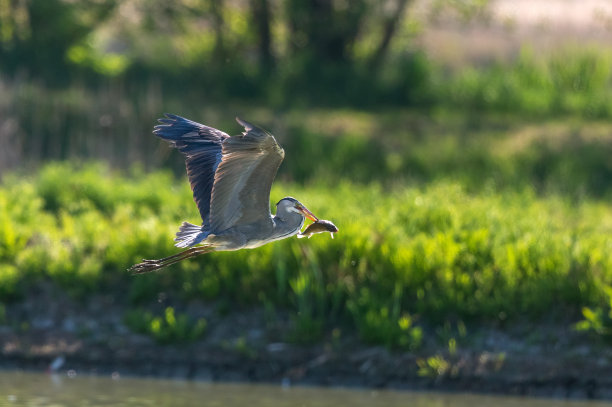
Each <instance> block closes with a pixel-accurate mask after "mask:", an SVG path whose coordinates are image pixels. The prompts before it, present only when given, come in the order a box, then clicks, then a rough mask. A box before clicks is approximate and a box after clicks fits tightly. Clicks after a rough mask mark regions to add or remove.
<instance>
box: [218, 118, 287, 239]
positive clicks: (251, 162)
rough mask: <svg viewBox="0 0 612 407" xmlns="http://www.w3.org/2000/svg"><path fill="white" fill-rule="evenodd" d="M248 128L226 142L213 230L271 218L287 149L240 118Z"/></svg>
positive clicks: (261, 130)
mask: <svg viewBox="0 0 612 407" xmlns="http://www.w3.org/2000/svg"><path fill="white" fill-rule="evenodd" d="M236 121H237V122H238V123H240V124H241V125H242V126H243V127H244V129H245V131H244V132H243V133H242V135H239V136H233V137H229V138H227V139H225V140H224V141H223V145H222V147H223V151H222V155H221V162H220V164H219V166H218V168H217V171H216V173H215V182H214V185H213V188H212V198H211V204H210V220H211V230H212V231H213V233H218V232H221V231H223V230H226V229H228V228H230V227H232V226H235V225H238V224H243V225H246V224H250V223H254V222H258V221H264V222H265V221H270V222H271V215H270V189H271V188H272V181H274V177H275V176H276V171H277V170H278V167H279V166H280V164H281V162H282V161H283V158H284V157H285V152H284V150H283V149H282V148H281V146H280V145H279V144H278V143H277V142H276V139H275V138H274V136H272V135H271V134H270V133H268V132H267V131H265V130H263V129H260V128H259V127H257V126H254V125H253V124H251V123H248V122H246V121H244V120H241V119H239V118H236Z"/></svg>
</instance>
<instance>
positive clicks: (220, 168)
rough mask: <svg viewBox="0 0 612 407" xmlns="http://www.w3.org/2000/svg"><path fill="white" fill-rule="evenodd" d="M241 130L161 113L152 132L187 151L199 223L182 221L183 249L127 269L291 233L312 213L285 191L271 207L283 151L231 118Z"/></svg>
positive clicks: (254, 128) (144, 268)
mask: <svg viewBox="0 0 612 407" xmlns="http://www.w3.org/2000/svg"><path fill="white" fill-rule="evenodd" d="M236 120H237V121H238V123H240V124H241V125H242V126H243V127H244V129H245V131H244V132H243V133H242V135H239V136H233V137H230V136H229V135H227V134H226V133H224V132H222V131H220V130H217V129H214V128H212V127H208V126H205V125H203V124H199V123H196V122H193V121H191V120H188V119H185V118H182V117H180V116H176V115H166V117H165V118H163V119H160V122H161V123H162V124H160V125H158V126H156V127H155V130H154V134H155V135H157V136H158V137H160V138H162V139H164V140H167V141H169V142H170V144H171V145H172V146H173V147H175V148H177V149H178V150H179V151H180V152H181V153H183V154H184V155H185V157H186V160H185V161H186V162H185V163H186V167H187V175H188V177H189V182H190V183H191V189H192V190H193V198H194V200H195V203H196V205H197V207H198V209H199V211H200V215H201V217H202V225H201V226H198V225H194V224H191V223H188V222H183V224H182V225H181V226H180V228H179V231H178V232H177V234H176V238H175V239H174V240H175V242H176V244H175V246H177V247H181V248H187V250H185V251H183V252H181V253H178V254H176V255H174V256H170V257H166V258H164V259H160V260H144V261H143V262H142V263H138V264H136V265H134V266H132V268H131V269H130V270H132V271H134V272H135V273H145V272H149V271H154V270H158V269H160V268H162V267H166V266H168V265H170V264H174V263H176V262H178V261H181V260H183V259H186V258H188V257H192V256H195V255H198V254H201V253H207V252H211V251H225V250H239V249H245V248H246V249H252V248H256V247H259V246H262V245H264V244H266V243H269V242H272V241H275V240H279V239H284V238H287V237H290V236H293V235H296V234H297V233H298V232H299V231H300V229H301V228H302V226H303V224H304V220H305V217H308V218H310V219H312V220H314V221H316V220H317V217H316V216H314V215H313V214H312V213H311V212H310V211H309V210H308V209H306V207H305V206H304V205H302V204H301V203H300V202H299V201H297V200H296V199H294V198H291V197H286V198H283V199H281V200H280V201H279V202H278V203H277V204H276V214H275V215H274V216H273V215H272V214H271V212H270V189H271V187H272V181H273V180H274V177H275V176H276V171H277V170H278V167H279V166H280V164H281V162H282V161H283V158H284V156H285V152H284V150H283V149H282V148H281V147H280V145H279V144H278V143H277V142H276V139H275V138H274V136H272V135H271V134H270V133H268V132H267V131H265V130H263V129H261V128H259V127H257V126H254V125H252V124H250V123H248V122H246V121H243V120H240V119H238V118H237V119H236Z"/></svg>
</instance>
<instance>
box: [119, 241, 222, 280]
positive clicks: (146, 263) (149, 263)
mask: <svg viewBox="0 0 612 407" xmlns="http://www.w3.org/2000/svg"><path fill="white" fill-rule="evenodd" d="M214 250H215V249H214V247H212V246H198V247H192V248H190V249H187V250H185V251H182V252H180V253H177V254H174V255H172V256H168V257H164V258H163V259H158V260H143V261H142V263H138V264H134V265H133V266H132V267H130V268H129V269H128V271H131V272H132V273H133V274H143V273H149V272H151V271H156V270H159V269H161V268H163V267H168V266H170V265H172V264H174V263H178V262H179V261H182V260H185V259H188V258H190V257H194V256H197V255H199V254H203V253H210V252H212V251H214Z"/></svg>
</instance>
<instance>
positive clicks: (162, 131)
mask: <svg viewBox="0 0 612 407" xmlns="http://www.w3.org/2000/svg"><path fill="white" fill-rule="evenodd" d="M165 116H166V117H164V118H162V119H159V122H160V123H162V124H159V125H157V126H155V130H154V131H153V134H155V135H156V136H158V137H160V138H163V139H164V140H167V141H168V142H170V145H171V146H173V147H175V148H177V149H178V150H179V151H180V152H181V153H183V154H184V155H185V164H186V167H187V176H188V177H189V183H190V184H191V189H192V191H193V199H194V201H195V203H196V205H197V206H198V210H199V211H200V215H201V216H202V221H203V222H204V224H207V223H209V222H210V218H209V215H210V201H211V199H210V197H211V192H212V189H213V183H214V180H215V172H216V170H217V167H218V165H219V163H220V162H221V153H222V144H223V142H224V141H225V140H226V139H228V138H229V136H228V135H227V134H226V133H224V132H222V131H221V130H217V129H214V128H212V127H208V126H205V125H203V124H200V123H196V122H194V121H191V120H188V119H185V118H183V117H180V116H176V115H173V114H167V113H166V115H165Z"/></svg>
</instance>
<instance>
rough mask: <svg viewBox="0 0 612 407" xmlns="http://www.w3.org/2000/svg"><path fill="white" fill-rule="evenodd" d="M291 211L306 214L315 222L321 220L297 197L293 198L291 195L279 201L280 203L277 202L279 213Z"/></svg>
mask: <svg viewBox="0 0 612 407" xmlns="http://www.w3.org/2000/svg"><path fill="white" fill-rule="evenodd" d="M291 212H294V213H298V214H300V215H302V216H305V217H307V218H308V219H310V220H312V221H314V222H316V221H318V220H319V218H317V217H316V216H315V215H314V214H313V213H312V212H310V211H309V210H308V208H306V207H305V206H304V205H302V203H301V202H300V201H298V200H297V199H295V198H291V197H290V196H289V197H285V198H283V199H281V200H280V201H278V203H277V204H276V214H277V215H279V214H283V213H291Z"/></svg>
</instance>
